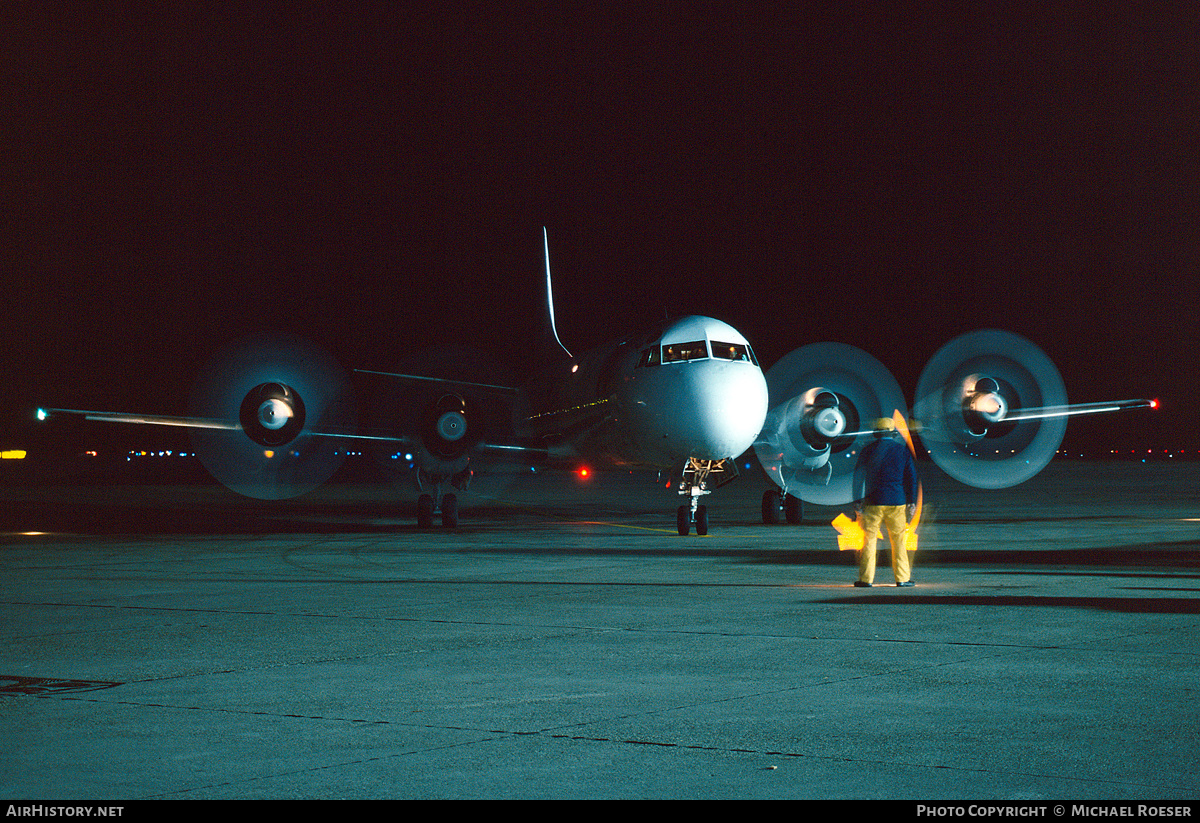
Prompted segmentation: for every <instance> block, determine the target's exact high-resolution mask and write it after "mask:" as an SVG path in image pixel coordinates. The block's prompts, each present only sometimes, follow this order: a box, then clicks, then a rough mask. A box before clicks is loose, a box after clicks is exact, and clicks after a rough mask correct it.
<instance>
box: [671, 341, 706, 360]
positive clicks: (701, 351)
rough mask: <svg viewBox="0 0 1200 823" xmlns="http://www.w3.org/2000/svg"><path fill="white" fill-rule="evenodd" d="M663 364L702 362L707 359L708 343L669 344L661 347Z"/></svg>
mask: <svg viewBox="0 0 1200 823" xmlns="http://www.w3.org/2000/svg"><path fill="white" fill-rule="evenodd" d="M662 356H663V362H664V363H680V362H682V361H684V360H704V359H707V357H708V342H707V341H705V340H696V341H693V342H691V343H671V344H670V345H668V346H663V350H662Z"/></svg>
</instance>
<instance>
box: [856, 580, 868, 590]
mask: <svg viewBox="0 0 1200 823" xmlns="http://www.w3.org/2000/svg"><path fill="white" fill-rule="evenodd" d="M854 585H855V586H857V587H858V588H860V589H869V588H871V584H870V583H864V582H862V581H861V580H855V581H854Z"/></svg>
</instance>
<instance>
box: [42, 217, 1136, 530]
mask: <svg viewBox="0 0 1200 823" xmlns="http://www.w3.org/2000/svg"><path fill="white" fill-rule="evenodd" d="M543 243H544V248H545V267H546V295H547V306H548V321H549V332H550V336H551V337H552V340H553V345H555V346H557V349H556V355H557V356H554V357H550V358H548V361H547V362H546V363H545V364H544V365H543V367H542V368H541V369H540V370H539V371H538V372H537V373H536V374H535V375H533V377H532V378H531V379H529V380H528V381H527V382H526V383H524V384H522V385H520V386H508V385H500V384H496V383H485V382H478V381H475V380H469V379H460V378H459V377H457V376H442V375H430V374H409V373H390V372H379V371H365V370H363V371H360V372H359V374H361V375H363V379H366V380H370V381H371V382H372V383H374V384H375V391H374V392H373V393H372V397H373V398H374V399H372V400H370V401H368V405H367V408H366V409H364V414H363V415H362V420H363V422H365V424H366V425H364V426H362V427H360V426H359V425H358V424H359V422H360V420H359V415H358V411H357V409H356V404H355V402H354V400H353V394H352V392H351V391H350V389H349V382H350V381H349V380H348V378H347V375H346V374H345V372H344V371H342V369H341V367H340V366H339V365H338V364H337V363H335V362H334V361H333V360H332V359H331V358H330V357H329V356H328V355H327V354H326V353H324V352H323V351H321V350H320V349H319V348H317V347H315V346H313V345H311V344H309V343H307V342H304V341H301V340H298V339H295V338H283V337H279V336H263V337H259V338H255V339H251V340H249V341H243V342H242V343H241V344H239V345H238V346H237V347H235V348H233V349H231V350H230V351H229V352H228V353H227V354H226V355H225V356H223V357H221V358H218V359H217V360H216V361H215V362H214V364H213V365H212V366H211V367H210V368H209V369H208V370H207V371H206V373H205V374H204V375H203V376H202V378H201V379H200V380H199V381H198V382H197V388H196V391H195V392H194V394H193V402H192V406H193V409H194V410H195V413H194V414H193V415H190V416H187V417H181V416H180V417H177V416H171V417H167V416H155V415H137V414H125V413H114V412H88V411H81V410H72V409H47V410H39V416H40V417H42V418H43V419H44V418H45V417H47V416H49V415H52V414H71V415H82V416H83V417H85V418H88V419H92V420H100V421H108V422H124V423H139V424H150V425H169V426H184V427H187V428H189V429H191V430H192V436H193V440H194V442H195V446H196V451H197V454H198V456H199V457H200V459H201V461H202V462H203V463H204V465H205V467H206V468H207V469H208V470H209V472H210V473H211V474H212V475H213V476H214V477H216V478H217V479H218V480H220V481H221V482H223V483H225V484H226V485H227V486H229V487H230V488H232V489H234V490H235V491H237V492H240V493H242V494H246V495H249V496H252V497H260V498H265V499H276V498H283V497H292V496H295V495H298V494H302V493H304V492H307V491H310V490H311V489H313V488H315V487H316V486H318V485H320V484H321V483H323V482H325V481H326V480H328V479H329V478H330V477H331V476H332V475H333V473H334V472H335V471H336V470H337V468H338V465H339V464H340V462H341V459H342V457H343V456H344V453H345V443H346V440H348V439H350V440H358V441H375V442H383V443H387V444H391V445H393V446H394V447H395V448H396V449H397V450H399V451H402V452H404V454H405V455H406V457H407V458H408V459H407V460H406V461H405V462H406V463H411V465H412V472H413V475H414V478H415V480H416V482H417V485H418V488H419V490H420V497H419V499H418V502H417V521H418V524H419V525H420V526H422V527H429V526H431V525H432V524H433V522H434V519H435V517H437V516H438V515H440V517H441V521H442V523H443V525H445V526H447V527H453V526H455V525H456V524H457V522H458V500H457V494H456V492H458V491H462V490H465V489H466V488H468V486H469V484H470V482H471V480H472V477H473V475H474V470H475V468H476V467H477V465H478V464H479V463H481V462H483V463H486V462H488V461H489V460H500V461H503V462H506V463H512V462H519V463H527V464H538V463H542V464H549V465H571V466H576V465H578V464H579V463H581V462H584V463H587V464H589V465H592V466H603V465H607V466H619V467H629V468H649V469H656V470H659V471H669V472H672V473H673V474H676V475H677V476H678V478H679V480H678V484H677V487H676V490H677V491H678V493H679V494H680V495H682V496H683V497H684V498H685V502H684V503H683V504H682V505H680V506H679V507H678V508H677V510H676V525H677V528H678V532H679V534H680V535H686V534H689V533H690V532H691V530H692V529H693V528H694V529H695V531H696V533H697V534H707V532H708V528H709V520H708V509H707V506H706V505H705V504H703V503H701V500H702V498H703V497H704V496H705V495H707V494H709V493H711V492H712V491H713V490H715V489H716V488H718V487H720V486H721V485H724V484H725V483H727V482H729V481H730V480H732V479H734V478H735V477H736V476H737V473H738V472H737V466H736V458H737V457H739V456H740V455H742V454H743V453H745V452H747V451H748V450H749V449H750V448H751V447H753V448H754V450H755V452H756V453H757V455H758V458H759V461H760V462H761V464H762V466H763V468H764V469H765V470H766V472H767V475H768V476H769V477H770V478H771V480H772V481H774V483H775V485H776V486H777V487H778V489H772V490H770V491H768V492H767V493H766V494H765V495H764V497H763V507H762V508H763V511H762V515H763V520H764V522H777V521H778V520H779V519H780V517H781V516H782V517H786V519H788V520H789V521H796V520H798V519H799V518H800V515H801V511H802V505H803V504H802V501H809V502H811V503H820V504H829V505H840V504H843V503H848V502H850V501H851V497H850V496H849V495H850V493H851V492H850V480H851V476H852V473H853V463H854V461H853V457H854V455H855V454H856V453H857V451H858V450H859V447H860V446H861V445H862V443H863V441H864V439H865V438H867V437H869V436H870V432H869V429H870V423H871V421H873V420H874V419H875V418H879V417H891V416H892V415H893V414H894V412H895V411H896V410H900V409H904V408H906V406H905V403H904V398H903V394H902V393H901V392H900V390H899V388H898V386H897V385H896V382H895V380H894V378H892V377H891V375H890V374H889V373H888V372H887V370H886V369H885V368H884V367H883V366H882V365H881V364H879V362H878V361H876V360H875V359H874V358H872V357H870V355H867V354H866V353H865V352H862V351H860V350H858V349H855V348H853V347H849V346H843V345H840V344H817V345H815V346H806V347H804V348H801V349H798V350H796V351H794V352H792V353H791V354H789V355H787V356H786V357H784V358H783V359H782V360H781V361H780V362H779V363H778V364H776V365H775V366H774V367H773V368H772V369H771V370H770V372H769V373H768V374H766V375H764V374H763V371H762V369H761V367H760V366H759V363H758V361H757V359H756V357H755V354H754V351H753V349H752V348H751V346H750V343H749V341H748V340H747V339H746V338H745V337H744V336H743V335H742V334H741V333H740V332H739V331H737V330H736V329H735V328H733V327H732V326H730V325H729V324H727V323H724V322H722V321H720V320H717V319H714V318H711V317H702V316H690V317H683V318H676V319H671V320H666V321H662V322H660V323H657V324H655V325H654V326H652V327H650V328H647V329H643V330H641V331H639V332H637V333H634V334H631V335H628V336H625V337H622V338H619V339H617V340H614V341H612V342H610V343H607V344H605V345H603V346H600V347H598V348H596V349H593V350H590V351H587V352H585V353H583V354H581V355H579V356H574V355H572V354H571V353H570V352H569V351H568V350H567V349H566V348H565V346H563V345H562V342H561V340H559V337H558V332H557V329H556V327H555V323H554V299H553V293H552V288H551V277H550V262H549V242H548V239H547V238H546V235H545V232H544V231H543ZM388 385H391V386H393V387H395V386H405V387H419V389H424V391H420V390H415V388H414V389H405V390H403V391H401V390H395V389H394V390H393V391H392V392H391V393H390V396H389V392H388V391H387V390H386V386H388ZM414 397H418V398H420V400H419V401H418V406H417V408H413V398H414ZM1145 405H1150V403H1149V401H1142V400H1137V401H1122V402H1121V403H1118V404H1108V405H1107V406H1105V407H1104V408H1103V409H1101V408H1100V404H1089V405H1088V406H1087V407H1068V406H1066V403H1065V394H1064V393H1063V392H1062V389H1061V380H1060V379H1059V378H1058V374H1057V371H1055V370H1054V367H1053V365H1052V364H1050V362H1049V360H1048V359H1046V358H1045V356H1044V355H1042V354H1041V352H1040V351H1039V350H1037V349H1036V347H1034V346H1033V344H1031V343H1029V342H1028V341H1025V340H1023V339H1022V338H1018V337H1016V336H1015V335H1008V334H1007V333H1004V332H980V333H976V334H975V335H968V336H965V337H963V338H960V339H959V340H957V341H955V342H953V343H951V344H950V345H948V346H947V347H946V348H945V349H943V350H942V352H939V354H938V355H935V357H934V359H933V360H932V361H930V365H929V366H928V367H927V368H926V371H925V373H923V375H922V380H921V383H920V384H919V385H918V397H917V405H916V408H915V414H916V417H917V419H918V420H921V421H922V424H923V425H924V429H923V431H922V436H923V440H924V442H925V443H926V446H927V448H929V450H930V453H931V454H932V455H933V457H934V459H935V460H936V461H938V463H939V465H942V466H943V468H945V469H946V470H947V471H948V472H949V473H950V474H952V475H953V476H955V477H958V478H959V479H960V480H962V481H963V482H966V483H968V484H972V485H980V486H985V487H991V488H997V487H1000V486H1003V485H1012V484H1014V483H1015V482H1021V480H1023V479H1026V478H1027V477H1028V476H1031V475H1032V474H1033V473H1036V472H1037V471H1038V470H1040V469H1041V468H1042V467H1043V466H1044V465H1045V462H1047V461H1048V460H1049V459H1050V457H1051V456H1052V455H1053V453H1054V450H1055V449H1056V448H1057V446H1058V443H1059V442H1060V441H1061V439H1062V434H1063V430H1064V428H1065V422H1064V421H1065V417H1066V416H1067V415H1069V414H1075V413H1091V412H1092V411H1099V410H1120V409H1122V408H1134V407H1140V406H1145ZM1110 406H1111V408H1110ZM405 411H407V412H409V413H408V414H407V415H406V414H405V413H404V412H405ZM414 412H415V413H414ZM1031 467H1032V468H1031Z"/></svg>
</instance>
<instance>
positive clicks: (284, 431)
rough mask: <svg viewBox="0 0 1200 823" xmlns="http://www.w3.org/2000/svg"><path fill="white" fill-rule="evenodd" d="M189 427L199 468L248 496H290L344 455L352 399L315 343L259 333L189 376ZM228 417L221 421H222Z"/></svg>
mask: <svg viewBox="0 0 1200 823" xmlns="http://www.w3.org/2000/svg"><path fill="white" fill-rule="evenodd" d="M191 406H192V413H193V415H195V417H196V418H197V419H201V420H209V421H212V423H213V424H212V425H205V426H196V427H193V428H192V441H193V444H194V445H195V448H196V453H197V455H198V456H199V458H200V461H201V462H202V463H203V464H204V467H205V468H206V469H208V471H209V473H211V474H212V475H213V477H215V478H216V479H217V480H219V481H221V482H222V483H224V484H225V485H226V486H228V487H229V488H231V489H233V490H234V491H236V492H238V493H239V494H244V495H246V496H248V497H256V498H260V499H266V500H275V499H282V498H287V497H295V496H296V495H300V494H304V493H305V492H308V491H311V490H312V489H314V488H316V487H317V486H319V485H320V484H322V483H324V482H325V481H326V480H328V479H329V478H330V477H332V476H333V473H334V472H335V471H337V469H338V466H339V465H341V462H342V460H343V459H344V457H345V444H344V442H343V440H342V438H345V437H347V436H351V435H352V434H353V423H354V416H355V413H354V402H353V397H352V395H351V392H350V384H349V380H348V378H347V376H346V374H345V372H344V371H343V370H342V369H341V367H340V366H339V365H338V364H337V362H336V361H335V360H334V359H333V357H331V356H330V355H329V354H328V353H327V352H325V351H324V350H323V349H321V348H320V347H318V346H316V345H314V344H313V343H310V342H309V341H306V340H303V339H301V338H298V337H294V336H290V335H277V334H261V335H257V336H254V337H251V338H248V339H246V340H243V341H241V342H239V343H236V344H234V345H233V346H231V347H229V348H227V349H225V350H224V351H223V352H221V353H220V354H219V355H218V356H217V357H215V358H214V359H213V360H212V361H211V362H210V363H209V364H208V367H207V368H206V369H205V370H204V372H203V373H202V374H201V375H200V377H199V378H198V379H197V381H196V385H195V388H194V389H193V392H192V403H191ZM222 421H227V422H222Z"/></svg>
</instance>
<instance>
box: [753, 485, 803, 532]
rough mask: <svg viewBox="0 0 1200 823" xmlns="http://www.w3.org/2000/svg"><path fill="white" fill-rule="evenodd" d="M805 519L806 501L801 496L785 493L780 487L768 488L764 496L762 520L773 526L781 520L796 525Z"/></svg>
mask: <svg viewBox="0 0 1200 823" xmlns="http://www.w3.org/2000/svg"><path fill="white" fill-rule="evenodd" d="M803 519H804V501H803V500H801V499H800V498H799V497H793V496H792V495H790V494H784V493H783V492H781V491H779V489H768V490H767V491H765V492H763V496H762V520H763V522H764V523H766V524H767V525H768V526H773V525H775V524H776V523H778V522H779V521H780V520H786V521H787V522H789V523H791V524H793V525H795V524H796V523H799V522H800V521H801V520H803Z"/></svg>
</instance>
